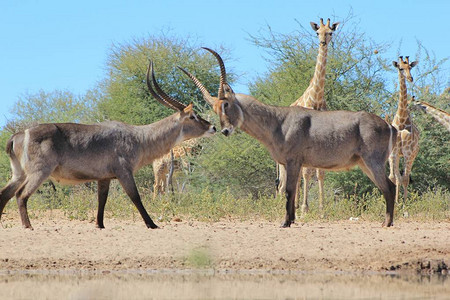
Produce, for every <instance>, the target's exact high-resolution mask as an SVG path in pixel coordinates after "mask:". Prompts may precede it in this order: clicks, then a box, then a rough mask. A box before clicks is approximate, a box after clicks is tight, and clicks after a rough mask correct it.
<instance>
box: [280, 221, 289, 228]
mask: <svg viewBox="0 0 450 300" xmlns="http://www.w3.org/2000/svg"><path fill="white" fill-rule="evenodd" d="M288 227H291V221H285V222H284V223H283V224H281V228H288Z"/></svg>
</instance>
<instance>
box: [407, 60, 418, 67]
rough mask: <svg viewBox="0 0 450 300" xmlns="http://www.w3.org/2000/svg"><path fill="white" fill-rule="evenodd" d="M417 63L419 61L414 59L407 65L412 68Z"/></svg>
mask: <svg viewBox="0 0 450 300" xmlns="http://www.w3.org/2000/svg"><path fill="white" fill-rule="evenodd" d="M418 63H419V62H418V61H417V60H416V61H413V62H412V63H410V64H409V65H410V66H411V68H414V67H415V66H416V65H417V64H418Z"/></svg>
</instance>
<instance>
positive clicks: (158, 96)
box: [146, 60, 178, 110]
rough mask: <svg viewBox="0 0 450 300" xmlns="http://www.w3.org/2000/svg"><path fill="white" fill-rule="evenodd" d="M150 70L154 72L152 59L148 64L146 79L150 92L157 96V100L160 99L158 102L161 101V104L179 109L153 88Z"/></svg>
mask: <svg viewBox="0 0 450 300" xmlns="http://www.w3.org/2000/svg"><path fill="white" fill-rule="evenodd" d="M150 72H151V73H152V75H153V74H154V73H153V62H152V61H151V60H150V63H149V64H148V68H147V77H146V81H147V87H148V90H149V91H150V94H151V95H152V96H153V98H155V99H156V100H158V102H160V103H161V104H163V105H164V106H166V107H168V108H171V109H174V110H178V109H177V108H176V107H175V106H173V105H172V104H170V103H168V102H166V101H165V100H164V99H163V98H161V96H160V95H158V94H157V93H156V92H155V90H154V89H153V88H152V85H151V84H150Z"/></svg>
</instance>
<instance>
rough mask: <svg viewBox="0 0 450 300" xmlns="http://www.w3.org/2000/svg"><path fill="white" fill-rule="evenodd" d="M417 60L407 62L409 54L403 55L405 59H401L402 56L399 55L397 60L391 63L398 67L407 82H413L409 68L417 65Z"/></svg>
mask: <svg viewBox="0 0 450 300" xmlns="http://www.w3.org/2000/svg"><path fill="white" fill-rule="evenodd" d="M418 63H419V62H418V61H413V62H412V63H409V56H406V57H405V60H403V56H400V57H399V58H398V62H396V61H393V62H392V64H393V65H394V67H396V68H397V69H398V71H399V72H400V73H402V74H403V76H405V77H406V79H408V81H409V82H413V77H412V76H411V69H412V68H414V66H415V65H417V64H418Z"/></svg>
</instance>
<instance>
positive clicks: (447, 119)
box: [413, 101, 450, 131]
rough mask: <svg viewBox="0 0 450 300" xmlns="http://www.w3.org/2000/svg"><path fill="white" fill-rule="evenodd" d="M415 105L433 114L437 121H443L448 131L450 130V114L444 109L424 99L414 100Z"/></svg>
mask: <svg viewBox="0 0 450 300" xmlns="http://www.w3.org/2000/svg"><path fill="white" fill-rule="evenodd" d="M413 103H414V105H415V106H416V107H418V108H420V109H422V110H423V111H424V112H425V113H427V114H429V115H430V116H432V117H433V118H434V119H435V120H436V121H438V122H439V123H441V124H442V125H443V126H444V127H445V128H447V130H448V131H450V114H449V113H448V112H446V111H444V110H442V109H439V108H437V107H434V106H433V105H431V104H429V103H427V102H424V101H414V102H413Z"/></svg>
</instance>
